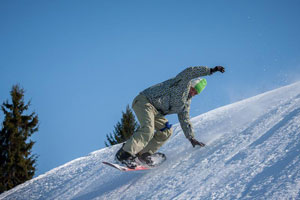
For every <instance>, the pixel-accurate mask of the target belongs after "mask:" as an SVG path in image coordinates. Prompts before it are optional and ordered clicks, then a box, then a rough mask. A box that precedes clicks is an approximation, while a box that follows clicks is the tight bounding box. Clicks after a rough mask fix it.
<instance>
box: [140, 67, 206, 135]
mask: <svg viewBox="0 0 300 200" xmlns="http://www.w3.org/2000/svg"><path fill="white" fill-rule="evenodd" d="M210 74H211V72H210V68H208V67H203V66H196V67H188V68H186V69H185V70H183V71H182V72H180V73H179V74H178V75H177V76H176V77H174V78H171V79H169V80H166V81H164V82H162V83H159V84H156V85H154V86H152V87H149V88H147V89H145V90H144V91H142V92H141V94H142V95H145V96H146V97H147V99H148V100H149V102H150V103H151V104H152V105H153V106H154V107H155V108H156V109H157V111H158V112H159V113H160V114H162V115H168V114H175V113H177V114H178V120H179V122H180V126H181V128H182V130H183V132H184V135H185V137H187V138H188V139H190V138H194V136H195V135H194V132H193V127H192V124H191V122H190V114H189V113H190V105H191V97H190V96H189V91H190V87H191V80H192V79H194V78H198V77H200V76H206V75H210Z"/></svg>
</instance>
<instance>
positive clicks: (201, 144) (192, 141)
mask: <svg viewBox="0 0 300 200" xmlns="http://www.w3.org/2000/svg"><path fill="white" fill-rule="evenodd" d="M189 140H190V142H191V144H192V145H193V147H195V146H196V145H198V146H200V147H204V146H205V144H204V143H202V142H199V141H197V140H196V139H195V138H191V139H189Z"/></svg>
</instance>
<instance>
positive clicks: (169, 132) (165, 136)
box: [154, 128, 173, 142]
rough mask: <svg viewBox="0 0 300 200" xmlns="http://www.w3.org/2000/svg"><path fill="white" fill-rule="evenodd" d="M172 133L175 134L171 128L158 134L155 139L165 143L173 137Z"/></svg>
mask: <svg viewBox="0 0 300 200" xmlns="http://www.w3.org/2000/svg"><path fill="white" fill-rule="evenodd" d="M172 133H173V129H172V128H169V129H165V130H164V131H159V132H157V133H156V134H155V136H154V137H155V139H156V140H157V141H161V142H164V141H167V140H168V139H169V138H170V137H171V135H172Z"/></svg>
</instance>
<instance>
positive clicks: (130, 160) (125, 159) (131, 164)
mask: <svg viewBox="0 0 300 200" xmlns="http://www.w3.org/2000/svg"><path fill="white" fill-rule="evenodd" d="M135 158H136V157H135V156H132V155H131V154H130V153H128V152H126V151H124V150H123V148H121V149H120V150H119V151H118V152H117V153H116V156H115V160H116V161H118V162H120V163H122V164H124V165H126V166H127V167H128V168H130V169H134V168H136V166H137V164H136V162H135Z"/></svg>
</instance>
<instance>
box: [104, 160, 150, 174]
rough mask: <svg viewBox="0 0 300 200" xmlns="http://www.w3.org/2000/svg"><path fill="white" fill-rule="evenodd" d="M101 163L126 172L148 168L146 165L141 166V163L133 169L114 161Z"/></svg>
mask: <svg viewBox="0 0 300 200" xmlns="http://www.w3.org/2000/svg"><path fill="white" fill-rule="evenodd" d="M102 163H103V164H105V165H108V166H110V167H113V168H116V169H118V170H120V171H123V172H128V171H140V170H148V169H150V168H149V167H146V166H142V165H138V166H136V167H135V168H134V169H131V168H128V167H126V166H122V165H119V164H116V163H110V162H105V161H104V162H102Z"/></svg>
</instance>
